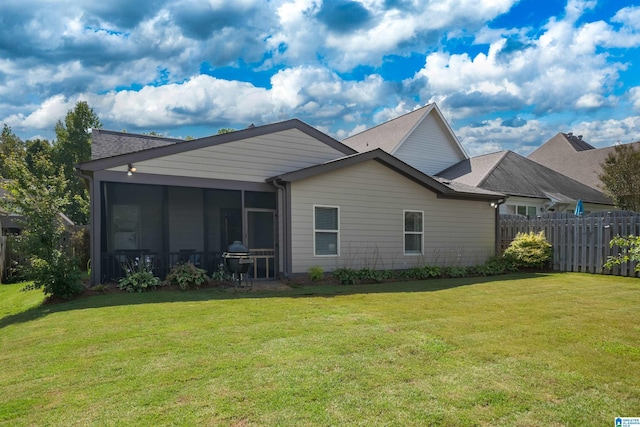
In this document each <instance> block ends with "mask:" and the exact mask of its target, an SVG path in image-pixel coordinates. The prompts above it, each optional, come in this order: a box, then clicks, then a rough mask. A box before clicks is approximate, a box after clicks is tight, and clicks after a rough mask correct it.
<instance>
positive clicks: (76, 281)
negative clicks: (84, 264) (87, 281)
mask: <svg viewBox="0 0 640 427" xmlns="http://www.w3.org/2000/svg"><path fill="white" fill-rule="evenodd" d="M29 277H30V278H31V279H32V280H33V284H31V285H27V286H25V290H30V289H37V288H43V290H44V293H45V294H47V295H53V296H56V297H59V298H62V299H71V298H73V297H74V296H76V295H79V294H81V293H82V291H83V289H84V288H83V287H82V283H81V277H82V275H81V273H80V269H79V268H78V263H77V261H76V260H75V259H74V258H71V257H68V256H67V255H66V254H64V253H63V252H62V251H59V250H54V251H53V252H52V253H51V254H50V255H49V256H48V257H47V259H43V258H40V257H38V256H32V257H31V259H30V260H29Z"/></svg>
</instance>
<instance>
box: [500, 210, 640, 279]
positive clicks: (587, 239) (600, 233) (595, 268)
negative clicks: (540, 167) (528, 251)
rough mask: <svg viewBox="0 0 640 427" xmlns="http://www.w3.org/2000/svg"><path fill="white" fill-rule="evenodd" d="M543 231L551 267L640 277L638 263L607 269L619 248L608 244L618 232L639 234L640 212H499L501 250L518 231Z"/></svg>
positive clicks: (559, 269) (623, 234)
mask: <svg viewBox="0 0 640 427" xmlns="http://www.w3.org/2000/svg"><path fill="white" fill-rule="evenodd" d="M542 230H543V231H544V234H545V237H546V238H547V241H548V242H549V243H551V244H552V245H553V260H552V268H553V269H554V270H557V271H579V272H586V273H596V274H614V275H618V276H638V273H637V272H635V271H634V268H635V266H636V263H635V262H628V263H625V264H621V265H619V266H615V267H614V268H613V269H611V270H610V269H607V268H604V266H603V265H604V263H605V262H606V261H607V258H608V257H609V256H610V255H617V254H618V253H619V248H617V247H616V246H614V247H613V248H610V247H609V242H610V241H611V239H613V238H614V237H615V236H616V235H620V236H628V235H630V234H633V235H636V236H638V235H640V213H637V212H628V211H615V212H594V213H592V214H589V215H585V216H576V215H574V214H571V213H559V214H556V213H551V214H545V215H540V216H537V217H524V216H520V215H500V241H499V244H500V250H501V251H504V250H505V249H506V248H507V247H508V246H509V244H510V243H511V241H512V240H513V239H514V238H515V237H516V234H517V233H519V232H529V231H533V232H536V233H538V232H540V231H542Z"/></svg>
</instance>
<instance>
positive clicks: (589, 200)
mask: <svg viewBox="0 0 640 427" xmlns="http://www.w3.org/2000/svg"><path fill="white" fill-rule="evenodd" d="M438 176H439V177H441V178H445V179H449V180H452V181H453V180H455V182H460V183H463V184H467V185H470V186H474V187H479V188H483V189H486V190H491V191H496V192H500V193H503V194H506V195H508V196H509V197H508V199H507V200H506V202H505V203H504V204H503V205H501V206H500V213H501V214H520V215H530V216H535V215H538V214H540V213H544V212H573V211H574V210H575V207H576V203H577V201H578V200H582V202H583V205H584V210H585V212H587V213H588V212H594V211H602V210H610V209H613V205H612V202H611V200H610V199H609V198H607V197H606V196H605V195H604V194H602V193H601V192H600V191H598V190H596V189H594V188H591V187H589V186H587V185H584V184H582V183H580V182H578V181H576V180H574V179H572V178H569V177H567V176H565V175H563V174H561V173H558V172H556V171H554V170H551V169H549V168H547V167H545V166H543V165H541V164H539V163H536V162H534V161H532V160H529V159H527V158H526V157H523V156H521V155H519V154H517V153H514V152H512V151H500V152H497V153H492V154H485V155H483V156H477V157H473V158H471V159H466V160H463V161H461V162H460V163H458V164H456V165H454V166H451V167H449V168H447V169H445V170H443V171H442V172H440V173H438Z"/></svg>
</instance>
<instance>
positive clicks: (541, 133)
mask: <svg viewBox="0 0 640 427" xmlns="http://www.w3.org/2000/svg"><path fill="white" fill-rule="evenodd" d="M555 133H557V131H556V132H553V131H550V130H548V129H545V128H544V124H543V123H541V122H540V121H538V120H529V121H527V122H526V124H525V125H523V126H519V127H510V126H505V124H504V122H503V120H501V119H494V120H487V121H485V122H483V123H481V124H479V125H473V126H464V127H461V128H459V129H457V131H456V134H457V136H458V138H459V139H460V143H461V144H462V145H463V146H464V148H465V149H466V150H467V152H468V153H469V155H470V156H479V155H481V154H487V153H493V152H496V151H501V150H503V149H505V147H509V149H511V150H513V151H516V152H518V153H520V154H523V155H525V154H527V153H526V152H527V150H529V149H530V148H529V147H530V146H539V145H540V144H542V143H543V142H545V141H546V140H547V139H549V138H550V137H551V136H552V135H554V134H555Z"/></svg>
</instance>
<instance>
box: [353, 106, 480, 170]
mask: <svg viewBox="0 0 640 427" xmlns="http://www.w3.org/2000/svg"><path fill="white" fill-rule="evenodd" d="M427 117H432V118H433V119H434V120H433V121H432V123H436V124H437V125H439V126H440V127H441V130H442V132H443V134H444V135H445V136H446V138H447V140H448V143H449V144H450V145H451V149H452V150H454V151H455V152H457V153H458V155H459V156H460V158H468V157H469V156H468V155H467V153H466V152H465V150H464V148H463V147H462V144H460V141H459V140H458V138H457V137H456V135H455V134H454V133H453V130H452V129H451V127H450V126H449V123H447V121H446V120H445V118H444V116H443V115H442V112H441V111H440V109H439V108H438V106H437V105H436V104H435V103H432V104H427V105H425V106H424V107H421V108H418V109H416V110H414V111H412V112H410V113H407V114H404V115H402V116H399V117H396V118H395V119H392V120H389V121H388V122H385V123H382V124H379V125H377V126H374V127H372V128H370V129H367V130H365V131H363V132H360V133H359V134H357V135H353V136H351V137H349V138H346V139H344V140H343V142H344V143H345V144H346V145H348V146H349V147H351V148H353V149H355V150H356V151H358V152H365V151H370V150H375V149H377V148H380V149H382V150H384V151H386V152H387V153H389V154H394V155H395V154H396V153H397V152H398V150H400V148H401V147H402V146H403V145H404V144H405V143H407V142H408V141H409V143H411V136H412V135H413V134H414V133H415V132H416V130H417V129H418V128H419V127H420V126H421V125H422V124H423V122H424V121H425V120H426V118H427Z"/></svg>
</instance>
